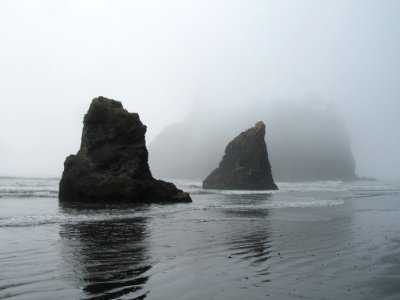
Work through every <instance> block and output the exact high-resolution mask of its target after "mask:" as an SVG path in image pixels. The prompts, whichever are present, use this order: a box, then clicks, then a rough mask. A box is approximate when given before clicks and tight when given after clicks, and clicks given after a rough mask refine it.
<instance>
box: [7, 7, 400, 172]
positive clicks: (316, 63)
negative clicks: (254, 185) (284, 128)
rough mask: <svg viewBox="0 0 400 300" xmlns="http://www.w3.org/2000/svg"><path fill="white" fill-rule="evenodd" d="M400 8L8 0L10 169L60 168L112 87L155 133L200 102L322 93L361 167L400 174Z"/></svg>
mask: <svg viewBox="0 0 400 300" xmlns="http://www.w3.org/2000/svg"><path fill="white" fill-rule="evenodd" d="M399 20H400V2H399V1H396V0H386V1H374V0H352V1H347V0H338V1H329V2H327V1H317V0H310V1H289V0H279V1H278V0H277V1H258V0H254V1H252V0H250V1H224V0H222V1H208V0H204V1H190V0H185V1H176V0H173V1H151V0H150V1H140V0H139V1H127V0H120V1H105V0H96V1H93V0H86V1H81V0H69V1H68V0H67V1H51V0H37V1H30V0H15V1H0V37H1V45H2V47H0V65H1V68H0V83H1V92H2V93H1V96H0V104H1V110H0V175H4V176H6V175H13V176H60V175H61V172H62V169H63V162H64V159H65V157H66V156H67V155H68V154H70V153H75V152H76V151H77V150H78V148H79V142H80V133H81V130H82V118H83V115H84V113H85V112H86V110H87V109H88V107H89V104H90V101H91V99H93V98H95V97H97V96H100V95H101V96H105V97H109V98H112V99H116V100H120V101H122V102H123V104H124V106H125V107H126V108H127V109H128V110H130V111H134V112H138V113H139V114H140V116H141V119H142V121H143V122H144V123H145V124H146V125H147V126H148V134H147V141H148V142H151V141H152V140H153V139H154V138H155V136H157V135H158V134H159V133H160V132H161V131H162V130H163V129H164V128H165V127H166V126H167V125H170V124H173V123H176V122H179V121H182V120H183V119H184V118H185V116H186V115H187V114H188V113H190V112H191V111H192V110H194V109H195V108H196V107H199V106H200V105H204V107H208V108H209V109H210V111H209V112H208V113H209V114H213V110H214V109H215V108H216V107H222V108H223V109H224V110H229V109H230V107H231V106H240V107H247V106H248V105H249V104H251V105H250V106H252V105H253V104H254V105H255V106H256V107H257V105H258V104H259V103H266V104H268V103H269V102H271V101H280V99H289V100H291V99H295V100H296V101H304V99H308V98H309V97H311V98H312V97H316V98H321V99H324V100H325V101H328V102H332V103H334V104H335V107H336V109H337V111H338V115H339V116H341V117H342V118H343V120H344V123H345V124H346V126H347V128H348V133H349V136H350V139H351V141H350V144H351V145H350V146H351V149H352V151H353V154H354V159H355V162H356V168H357V170H356V172H357V174H359V175H365V176H371V177H378V178H382V179H396V180H400V173H399V171H398V170H399V169H400V158H399V155H398V153H399V152H400V134H399V128H400V119H399V117H398V114H399V112H400V89H399V79H398V78H399V75H400V74H399V70H400V56H399V55H398V54H399V53H400V41H399V39H398V37H399V36H400V26H399ZM215 110H216V111H219V110H218V109H215ZM252 122H253V121H252ZM265 122H266V123H267V124H268V123H269V120H265ZM249 125H251V124H249ZM246 126H247V125H246ZM235 129H239V128H235ZM240 130H242V128H240ZM270 133H271V134H272V128H271V131H270ZM234 134H236V130H235V133H234ZM233 136H234V135H233ZM210 143H211V142H210ZM269 144H270V147H273V146H272V137H271V141H270V142H269ZM271 150H272V149H271ZM150 155H151V153H150ZM187 155H190V154H187Z"/></svg>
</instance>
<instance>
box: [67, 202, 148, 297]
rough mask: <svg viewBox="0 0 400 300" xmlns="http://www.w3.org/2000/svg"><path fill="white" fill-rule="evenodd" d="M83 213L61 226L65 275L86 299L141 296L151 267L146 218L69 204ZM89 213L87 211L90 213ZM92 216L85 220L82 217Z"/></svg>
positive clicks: (71, 210)
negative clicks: (75, 219)
mask: <svg viewBox="0 0 400 300" xmlns="http://www.w3.org/2000/svg"><path fill="white" fill-rule="evenodd" d="M61 209H62V210H63V211H64V213H65V212H67V213H69V214H72V215H78V216H82V218H79V217H78V220H79V221H78V222H71V223H66V224H62V225H61V226H60V238H61V253H62V258H63V269H64V272H66V274H65V275H66V277H68V279H69V280H71V281H72V282H73V284H74V285H75V286H76V287H77V288H79V289H81V290H82V297H83V298H85V299H120V298H122V297H124V298H125V297H128V298H129V299H144V298H145V297H146V292H145V291H143V286H144V284H145V283H146V282H147V280H148V276H146V272H147V271H148V270H149V269H150V268H151V264H150V263H149V257H148V253H147V246H146V218H145V217H134V216H133V215H132V214H127V215H122V216H121V215H117V213H116V212H114V213H115V216H113V209H110V208H106V209H96V208H94V209H93V208H88V207H77V206H76V205H75V206H74V207H68V206H66V204H62V207H61ZM89 212H90V214H89ZM88 215H90V216H93V215H95V219H94V220H92V219H89V220H85V216H88Z"/></svg>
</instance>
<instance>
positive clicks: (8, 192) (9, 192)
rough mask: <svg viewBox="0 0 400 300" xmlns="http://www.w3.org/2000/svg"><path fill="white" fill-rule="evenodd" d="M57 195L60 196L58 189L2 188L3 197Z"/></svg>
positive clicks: (0, 192) (0, 191)
mask: <svg viewBox="0 0 400 300" xmlns="http://www.w3.org/2000/svg"><path fill="white" fill-rule="evenodd" d="M57 196H58V190H39V189H35V190H30V189H19V190H17V189H0V197H1V198H29V197H45V198H55V197H57Z"/></svg>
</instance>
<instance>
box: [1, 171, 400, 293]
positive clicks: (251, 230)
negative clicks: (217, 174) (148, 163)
mask: <svg viewBox="0 0 400 300" xmlns="http://www.w3.org/2000/svg"><path fill="white" fill-rule="evenodd" d="M175 183H176V184H177V185H178V186H179V187H180V188H182V189H184V190H186V191H188V192H190V193H191V196H192V199H193V203H190V204H172V205H159V204H155V205H119V206H112V205H110V206H107V207H95V206H88V205H67V204H60V203H59V202H58V199H57V193H58V179H23V178H0V299H400V184H399V183H390V182H354V183H342V182H315V183H278V186H279V188H280V190H279V191H277V192H263V191H260V192H249V191H209V190H207V191H206V190H202V189H201V185H200V182H191V181H175Z"/></svg>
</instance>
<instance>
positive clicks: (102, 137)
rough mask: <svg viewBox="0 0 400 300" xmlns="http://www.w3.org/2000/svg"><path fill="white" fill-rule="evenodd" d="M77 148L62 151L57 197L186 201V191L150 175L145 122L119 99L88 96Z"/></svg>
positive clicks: (95, 199) (99, 199)
mask: <svg viewBox="0 0 400 300" xmlns="http://www.w3.org/2000/svg"><path fill="white" fill-rule="evenodd" d="M83 124H84V126H83V132H82V141H81V148H80V150H79V151H78V153H77V154H76V155H70V156H68V157H67V159H66V160H65V163H64V172H63V175H62V178H61V181H60V191H59V198H60V200H62V201H64V200H65V201H131V202H190V201H191V199H190V196H189V194H187V193H184V192H182V191H181V190H179V189H177V188H176V187H175V186H174V185H173V184H172V183H169V182H164V181H162V180H156V179H154V178H153V176H152V175H151V172H150V169H149V165H148V152H147V149H146V142H145V133H146V126H145V125H143V124H142V122H141V121H140V119H139V115H138V114H137V113H129V112H128V111H126V110H125V109H124V108H123V106H122V104H121V102H118V101H115V100H110V99H107V98H104V97H98V98H95V99H93V101H92V103H91V105H90V108H89V111H88V112H87V114H86V115H85V117H84V120H83Z"/></svg>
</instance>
